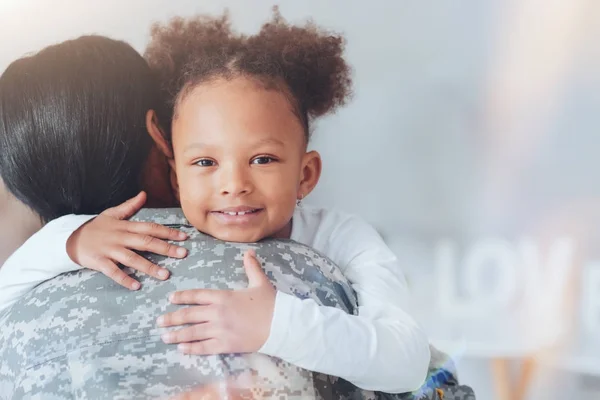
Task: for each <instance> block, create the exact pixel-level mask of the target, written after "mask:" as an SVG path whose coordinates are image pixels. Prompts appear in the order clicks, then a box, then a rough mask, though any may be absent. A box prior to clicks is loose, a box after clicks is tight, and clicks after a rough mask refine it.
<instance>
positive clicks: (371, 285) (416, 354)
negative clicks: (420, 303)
mask: <svg viewBox="0 0 600 400" xmlns="http://www.w3.org/2000/svg"><path fill="white" fill-rule="evenodd" d="M92 217H93V216H74V215H70V216H66V217H62V218H59V219H57V220H54V221H52V222H50V223H49V224H47V225H46V226H45V227H44V228H43V229H42V230H40V231H39V232H38V233H36V234H35V235H34V236H32V237H31V238H30V239H29V240H28V241H27V242H26V243H25V244H24V245H23V246H22V247H21V248H20V249H19V250H17V252H15V253H14V254H13V255H12V256H11V257H10V258H9V259H8V260H7V261H6V263H5V264H4V265H3V266H2V268H0V310H1V309H2V308H6V307H8V306H10V305H12V304H13V303H14V302H15V301H16V300H17V299H18V298H19V297H20V296H21V295H23V294H24V293H26V292H27V291H29V290H31V289H32V288H33V287H35V286H36V285H38V284H39V283H41V282H43V281H45V280H48V279H51V278H53V277H55V276H57V275H59V274H62V273H64V272H68V271H73V270H76V269H80V268H81V267H80V266H79V265H77V264H75V263H74V262H73V261H71V260H70V258H69V256H68V255H67V252H66V241H67V239H68V238H69V236H70V235H71V234H72V233H73V232H74V231H75V230H76V229H77V228H79V227H80V226H81V225H82V224H84V223H85V222H87V221H88V220H89V219H90V218H92ZM291 239H292V240H295V241H297V242H300V243H303V244H306V245H308V246H310V247H312V248H314V249H315V250H317V251H319V252H321V253H323V254H325V255H326V256H327V257H329V258H330V259H331V260H332V261H333V262H334V263H335V264H337V265H338V266H339V267H340V268H341V270H342V272H343V273H344V275H345V276H346V277H347V278H348V280H349V281H350V282H351V284H352V287H353V289H354V290H355V291H356V294H357V296H358V305H359V307H358V315H348V314H346V313H345V312H344V311H342V310H339V309H337V308H333V307H324V306H319V305H318V304H317V303H316V302H315V301H314V300H312V299H305V300H302V299H299V298H296V297H294V296H291V295H288V294H285V293H282V292H277V297H276V300H275V310H274V314H273V319H272V322H271V330H270V334H269V337H268V339H267V341H266V342H265V343H264V345H263V346H262V348H261V349H260V350H259V352H260V353H263V354H267V355H270V356H274V357H278V358H281V359H283V360H285V361H287V362H290V363H292V364H295V365H297V366H299V367H302V368H305V369H308V370H311V371H316V372H322V373H325V374H329V375H333V376H339V377H341V378H343V379H345V380H347V381H349V382H352V383H353V384H354V385H356V386H358V387H360V388H363V389H367V390H378V391H383V392H388V393H402V392H407V391H413V390H416V389H418V388H419V387H420V386H421V385H422V384H423V382H424V380H425V377H426V373H427V368H428V365H429V359H430V352H429V343H428V340H427V338H426V336H425V334H424V333H423V331H422V330H421V329H420V328H419V326H418V325H417V324H416V323H415V321H414V320H413V318H412V317H411V316H410V315H409V314H408V313H407V312H406V311H405V310H406V307H407V297H408V296H407V286H406V281H405V278H404V275H403V273H402V270H401V268H400V266H399V265H398V261H397V258H396V256H395V255H394V254H393V253H392V251H391V250H390V249H389V248H388V247H387V246H386V244H385V243H384V241H383V239H382V238H381V237H380V236H379V234H378V233H377V232H376V231H375V229H374V228H373V227H371V226H370V225H369V224H368V223H366V222H364V221H363V220H362V219H360V218H358V217H356V216H352V215H348V214H345V213H342V212H339V211H333V210H327V209H322V208H315V207H311V206H303V207H298V208H297V209H296V211H295V212H294V216H293V223H292V233H291Z"/></svg>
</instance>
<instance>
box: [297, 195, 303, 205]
mask: <svg viewBox="0 0 600 400" xmlns="http://www.w3.org/2000/svg"><path fill="white" fill-rule="evenodd" d="M303 198H304V196H303V195H300V198H299V199H297V200H296V205H297V206H298V207H300V206H301V205H302V199H303Z"/></svg>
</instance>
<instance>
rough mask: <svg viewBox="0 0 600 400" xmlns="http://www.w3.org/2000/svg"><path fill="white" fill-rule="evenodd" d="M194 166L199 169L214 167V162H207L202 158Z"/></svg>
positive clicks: (207, 160)
mask: <svg viewBox="0 0 600 400" xmlns="http://www.w3.org/2000/svg"><path fill="white" fill-rule="evenodd" d="M196 165H198V166H200V167H212V166H214V165H215V162H214V161H213V160H209V159H207V158H203V159H202V160H198V161H197V162H196Z"/></svg>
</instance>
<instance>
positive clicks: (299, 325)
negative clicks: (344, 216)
mask: <svg viewBox="0 0 600 400" xmlns="http://www.w3.org/2000/svg"><path fill="white" fill-rule="evenodd" d="M330 240H331V243H332V246H331V248H330V249H329V251H327V252H326V254H327V255H331V256H330V258H331V259H332V260H333V261H334V262H336V263H338V265H339V266H340V268H341V269H342V271H343V272H344V274H345V275H346V277H347V278H348V279H349V280H350V282H351V283H352V287H353V289H354V290H355V291H356V293H357V297H358V304H359V307H358V315H356V316H355V315H349V314H347V313H345V312H344V311H342V310H340V309H337V308H333V307H325V306H320V305H319V304H317V303H316V302H315V301H314V300H312V299H305V300H302V299H299V298H296V297H294V296H291V295H288V294H285V293H281V292H278V293H277V297H276V301H275V310H274V314H273V320H272V323H271V332H270V335H269V337H268V339H267V341H266V342H265V344H264V345H263V347H262V348H261V349H260V350H259V352H261V353H264V354H268V355H271V356H275V357H279V358H281V359H283V360H285V361H287V362H290V363H292V364H295V365H297V366H299V367H302V368H305V369H308V370H311V371H316V372H321V373H325V374H329V375H334V376H338V377H341V378H343V379H345V380H347V381H349V382H351V383H353V384H354V385H356V386H358V387H360V388H362V389H366V390H376V391H382V392H388V393H403V392H409V391H413V390H416V389H418V388H419V387H421V385H422V384H423V383H424V381H425V378H426V375H427V369H428V366H429V360H430V350H429V342H428V339H427V337H426V335H425V334H424V332H423V331H422V330H421V329H420V327H419V326H418V325H417V323H416V322H415V321H414V319H413V318H412V317H411V316H410V315H409V314H408V313H407V312H406V311H405V310H406V306H407V298H408V289H407V285H406V280H405V279H404V275H403V273H402V271H401V269H400V266H399V265H398V261H397V258H396V256H395V255H394V254H393V253H392V251H391V250H389V248H388V247H387V246H386V244H385V242H384V241H383V239H381V237H380V236H379V234H378V233H377V232H376V231H375V229H374V228H373V227H371V226H370V225H369V224H367V223H366V222H364V221H362V220H360V219H359V218H356V217H352V218H350V219H348V220H346V221H345V222H344V223H342V224H340V225H339V227H338V228H337V229H336V230H335V231H334V234H333V235H331V239H330ZM332 256H333V257H332Z"/></svg>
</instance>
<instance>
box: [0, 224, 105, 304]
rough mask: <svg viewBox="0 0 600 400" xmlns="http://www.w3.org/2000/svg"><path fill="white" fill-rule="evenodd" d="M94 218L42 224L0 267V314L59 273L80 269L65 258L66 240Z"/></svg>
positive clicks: (66, 255) (66, 256)
mask: <svg viewBox="0 0 600 400" xmlns="http://www.w3.org/2000/svg"><path fill="white" fill-rule="evenodd" d="M94 217H95V216H94V215H66V216H64V217H61V218H57V219H55V220H53V221H51V222H49V223H48V224H46V225H45V226H44V227H43V228H42V229H40V230H39V231H38V232H37V233H35V234H34V235H33V236H31V237H30V238H29V239H28V240H27V241H26V242H25V243H24V244H23V245H22V246H21V247H19V248H18V249H17V251H15V252H14V253H13V254H12V255H11V256H10V257H9V258H8V260H6V262H5V263H4V265H2V267H0V312H2V311H4V310H6V309H7V308H9V307H10V306H12V305H13V304H14V303H15V302H16V301H17V300H18V299H19V298H20V297H21V296H23V295H24V294H25V293H27V292H28V291H30V290H31V289H33V288H34V287H36V286H37V285H39V284H40V283H42V282H44V281H46V280H48V279H51V278H54V277H55V276H58V275H60V274H62V273H65V272H69V271H75V270H78V269H81V268H82V267H81V266H80V265H78V264H76V263H75V262H73V261H72V260H71V258H70V257H69V255H68V254H67V240H68V239H69V237H70V236H71V234H72V233H73V232H75V231H76V230H77V229H78V228H79V227H80V226H82V225H83V224H85V223H86V222H88V221H89V220H90V219H92V218H94Z"/></svg>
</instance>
